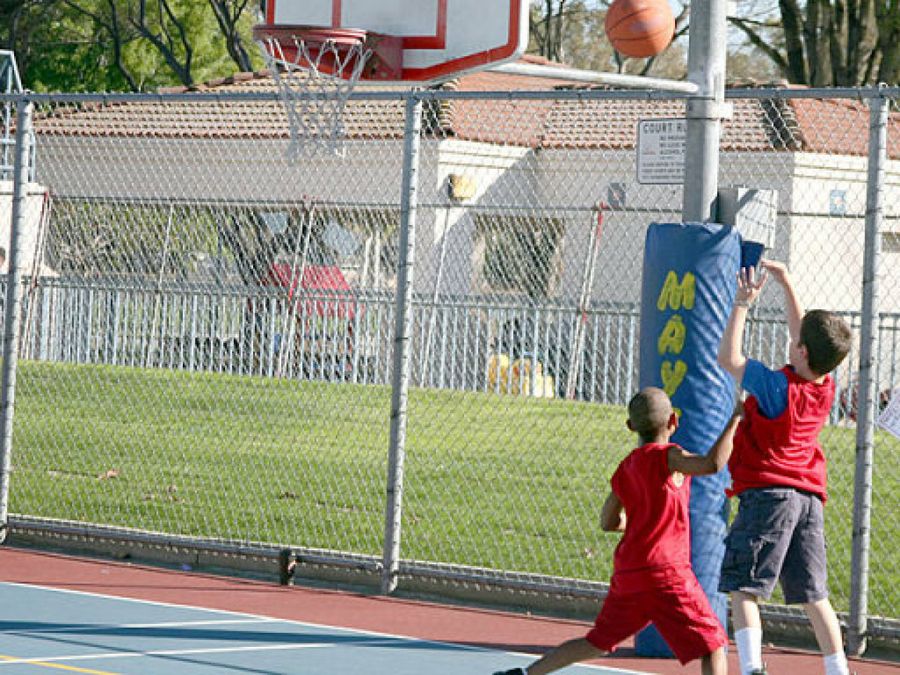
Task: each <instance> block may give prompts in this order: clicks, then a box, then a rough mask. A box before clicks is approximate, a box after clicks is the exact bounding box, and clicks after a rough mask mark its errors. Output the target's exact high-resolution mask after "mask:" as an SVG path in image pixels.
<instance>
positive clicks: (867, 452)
mask: <svg viewBox="0 0 900 675" xmlns="http://www.w3.org/2000/svg"><path fill="white" fill-rule="evenodd" d="M870 106H871V110H870V113H869V175H868V178H867V190H866V237H865V249H864V254H863V288H862V293H863V301H862V316H861V324H862V325H861V335H860V338H859V379H858V381H859V392H858V394H857V418H856V473H855V477H854V486H853V551H852V554H851V557H850V618H849V621H848V623H847V650H848V652H849V653H850V654H853V655H856V656H859V655H861V654H862V653H863V652H864V651H865V649H866V633H867V624H868V595H869V537H870V534H871V529H870V519H871V512H872V457H873V454H874V452H873V451H874V444H875V414H874V413H875V400H876V391H877V389H878V383H877V382H876V381H875V378H874V376H873V375H874V373H875V365H876V364H875V354H876V347H877V342H878V306H879V302H878V265H879V259H880V257H881V227H882V223H883V221H884V168H885V164H886V163H887V123H888V111H889V110H890V101H889V100H888V99H886V98H883V97H881V96H878V97H876V98H872V99H871V103H870Z"/></svg>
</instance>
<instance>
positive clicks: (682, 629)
mask: <svg viewBox="0 0 900 675" xmlns="http://www.w3.org/2000/svg"><path fill="white" fill-rule="evenodd" d="M739 420H740V417H739V416H738V415H735V416H734V417H733V418H732V419H731V421H729V423H728V425H727V426H726V427H725V430H724V431H723V432H722V435H721V436H720V437H719V439H718V440H717V441H716V443H715V445H713V448H712V450H710V451H709V454H708V455H706V456H703V455H694V454H691V453H690V452H687V451H685V450H683V449H682V448H681V447H679V446H678V445H676V444H674V443H670V442H669V439H670V438H671V436H672V434H673V433H675V429H677V428H678V417H677V416H676V415H675V412H674V410H672V403H671V401H670V400H669V397H668V396H667V395H666V393H665V392H664V391H663V390H662V389H658V388H656V387H647V388H645V389H642V390H641V391H640V392H638V393H637V394H636V395H635V396H634V398H632V399H631V402H630V403H629V404H628V422H627V424H628V428H629V429H631V430H632V431H634V432H635V433H637V435H638V437H639V439H640V443H641V445H640V447H638V448H636V449H635V450H632V452H631V453H630V454H629V455H628V456H627V457H626V458H625V459H624V460H622V462H621V463H620V464H619V467H618V469H616V472H615V473H614V474H613V477H612V479H611V481H610V483H611V485H612V491H611V492H610V494H609V496H608V497H607V498H606V501H605V502H604V504H603V509H602V511H601V514H600V526H601V527H602V528H603V529H604V530H605V531H607V532H621V531H624V533H625V534H624V535H623V536H622V540H621V541H620V542H619V545H618V546H617V547H616V552H615V555H614V557H613V575H612V579H611V580H610V586H609V593H608V594H607V596H606V599H605V600H604V602H603V607H602V608H601V609H600V613H599V614H598V615H597V618H596V620H595V622H594V627H593V628H592V629H591V630H590V631H589V632H588V634H587V635H586V636H585V637H583V638H576V639H574V640H569V641H568V642H564V643H563V644H561V645H560V646H558V647H557V648H555V649H554V650H552V651H550V652H548V653H547V654H545V655H544V656H543V657H542V658H541V659H539V660H538V661H536V662H534V663H533V664H531V665H530V666H529V667H528V668H514V669H512V670H508V671H506V672H505V673H495V675H525V674H527V675H543V674H544V673H549V672H552V671H554V670H557V669H559V668H563V667H565V666H568V665H570V664H572V663H576V662H578V661H584V660H586V659H590V658H596V657H597V656H601V655H603V654H605V653H607V652H611V651H613V650H614V649H615V648H616V645H618V644H619V643H620V642H622V641H623V640H625V639H626V638H628V637H630V636H631V635H634V634H635V633H637V632H638V631H639V630H641V629H642V628H644V627H645V626H646V625H647V624H648V623H650V622H651V621H652V622H653V623H654V624H655V625H656V627H657V629H659V632H660V633H661V634H662V636H663V637H664V638H665V639H666V642H667V643H668V644H669V646H670V647H671V648H672V651H673V652H675V655H676V656H677V657H678V660H679V661H681V663H683V664H684V663H688V662H689V661H693V660H694V659H701V660H702V661H701V663H702V672H703V674H704V675H725V673H727V671H728V665H727V662H726V659H725V645H726V644H728V637H727V635H726V634H725V631H724V629H723V628H722V625H721V624H720V623H719V619H718V618H717V617H716V614H715V612H713V610H712V607H710V605H709V601H708V600H707V599H706V596H705V595H704V593H703V589H702V588H701V587H700V583H699V582H698V581H697V577H695V576H694V572H693V570H692V569H691V555H690V547H691V546H690V521H689V517H688V496H689V485H690V478H689V477H690V476H691V475H702V474H711V473H716V472H717V471H719V470H721V469H722V468H723V467H724V466H725V463H726V462H727V461H728V457H729V456H730V455H731V447H732V439H733V437H734V432H735V430H736V429H737V423H738V421H739ZM626 515H627V518H628V527H627V528H626V527H625V520H626Z"/></svg>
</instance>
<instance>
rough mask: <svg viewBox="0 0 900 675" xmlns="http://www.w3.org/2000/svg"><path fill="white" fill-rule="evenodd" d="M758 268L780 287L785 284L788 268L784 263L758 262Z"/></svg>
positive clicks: (772, 261) (773, 261)
mask: <svg viewBox="0 0 900 675" xmlns="http://www.w3.org/2000/svg"><path fill="white" fill-rule="evenodd" d="M760 267H761V268H762V269H763V270H764V271H765V272H766V273H767V274H768V275H769V276H770V277H772V278H773V279H774V280H775V281H777V282H778V283H779V284H781V285H782V286H784V284H785V283H786V282H787V280H788V268H787V265H785V264H784V263H782V262H776V261H775V260H763V261H761V262H760Z"/></svg>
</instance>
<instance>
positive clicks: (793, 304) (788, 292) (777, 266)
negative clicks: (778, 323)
mask: <svg viewBox="0 0 900 675" xmlns="http://www.w3.org/2000/svg"><path fill="white" fill-rule="evenodd" d="M761 265H762V268H763V269H764V270H765V271H766V272H767V273H768V275H769V276H770V277H772V278H773V279H774V280H775V281H777V282H778V285H779V286H781V290H783V291H784V311H785V314H786V315H787V324H788V331H789V332H790V334H791V340H792V341H793V342H797V340H799V339H800V322H801V321H803V306H802V305H801V304H800V299H799V298H798V297H797V292H796V291H795V290H794V284H793V282H792V281H791V275H790V274H789V273H788V269H787V267H786V266H785V265H784V263H780V262H775V261H774V260H763V261H762V263H761Z"/></svg>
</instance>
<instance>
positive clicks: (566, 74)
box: [488, 16, 698, 94]
mask: <svg viewBox="0 0 900 675" xmlns="http://www.w3.org/2000/svg"><path fill="white" fill-rule="evenodd" d="M691 20H692V21H693V16H692V17H691ZM691 30H693V26H692V28H691ZM488 70H491V71H492V72H495V73H506V74H507V75H524V76H526V77H544V78H548V79H553V80H571V81H573V82H585V83H587V84H608V85H610V86H613V87H631V88H634V89H653V90H659V91H671V92H675V93H684V94H696V93H697V89H698V88H697V85H696V84H694V83H693V82H682V81H681V80H667V79H663V78H658V77H646V76H644V75H622V74H619V73H600V72H596V71H593V70H581V69H579V68H562V67H560V66H540V65H537V64H533V63H503V64H501V65H499V66H492V67H491V68H489V69H488Z"/></svg>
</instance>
